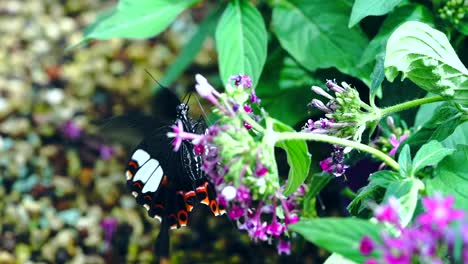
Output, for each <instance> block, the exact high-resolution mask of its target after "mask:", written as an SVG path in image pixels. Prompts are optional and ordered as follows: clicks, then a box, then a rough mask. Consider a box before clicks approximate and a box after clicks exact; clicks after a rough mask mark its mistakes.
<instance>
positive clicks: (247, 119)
mask: <svg viewBox="0 0 468 264" xmlns="http://www.w3.org/2000/svg"><path fill="white" fill-rule="evenodd" d="M241 115H242V119H243V120H244V121H245V122H247V123H249V125H251V126H252V128H253V129H255V130H257V131H258V132H263V131H264V130H265V128H263V127H262V126H261V125H260V124H258V123H257V122H256V121H255V120H253V119H252V117H250V116H249V115H248V114H246V113H242V114H241Z"/></svg>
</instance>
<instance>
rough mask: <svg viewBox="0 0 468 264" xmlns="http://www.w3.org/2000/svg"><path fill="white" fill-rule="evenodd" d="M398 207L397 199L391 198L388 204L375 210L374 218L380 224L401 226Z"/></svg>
mask: <svg viewBox="0 0 468 264" xmlns="http://www.w3.org/2000/svg"><path fill="white" fill-rule="evenodd" d="M398 207H399V204H398V200H397V199H396V198H395V197H390V198H389V199H388V203H387V204H383V205H379V206H377V208H375V210H374V216H375V217H376V218H377V220H378V221H380V222H389V223H391V224H394V225H395V226H400V219H399V216H398Z"/></svg>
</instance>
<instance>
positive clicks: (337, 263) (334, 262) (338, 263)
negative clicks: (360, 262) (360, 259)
mask: <svg viewBox="0 0 468 264" xmlns="http://www.w3.org/2000/svg"><path fill="white" fill-rule="evenodd" d="M323 264H357V263H356V262H354V261H351V260H349V259H347V258H345V257H343V256H341V255H339V254H336V253H333V254H331V255H330V256H329V257H328V258H327V259H326V260H325V262H324V263H323Z"/></svg>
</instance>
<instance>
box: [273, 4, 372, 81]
mask: <svg viewBox="0 0 468 264" xmlns="http://www.w3.org/2000/svg"><path fill="white" fill-rule="evenodd" d="M350 10H351V8H350V6H349V2H348V1H345V0H336V1H322V0H308V1H302V0H285V1H280V2H279V3H278V4H277V5H276V6H275V7H274V8H273V16H272V28H273V32H274V34H275V35H276V37H277V38H278V40H279V42H280V44H281V46H282V47H283V48H284V49H285V50H286V51H287V52H288V53H289V54H290V55H291V56H292V57H293V58H294V59H295V60H296V61H297V62H299V63H300V64H301V65H302V66H304V67H305V68H307V69H308V70H310V71H315V70H316V69H322V68H330V67H336V68H337V69H338V70H340V71H341V72H343V73H346V74H349V75H352V76H355V77H358V78H360V79H361V80H363V81H364V82H365V83H367V84H370V79H369V76H370V73H371V71H372V66H370V65H365V66H362V67H356V65H357V64H358V61H359V59H360V57H361V54H362V51H363V50H364V48H365V47H366V46H367V44H368V40H367V37H366V36H365V35H364V33H363V32H362V31H361V30H360V29H359V28H353V29H349V28H348V27H347V26H346V23H347V20H348V17H347V14H349V12H350Z"/></svg>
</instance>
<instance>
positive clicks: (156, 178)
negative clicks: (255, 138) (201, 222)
mask: <svg viewBox="0 0 468 264" xmlns="http://www.w3.org/2000/svg"><path fill="white" fill-rule="evenodd" d="M188 112H189V107H188V105H187V103H180V104H179V105H178V106H177V107H176V118H177V120H180V121H181V122H182V125H183V128H184V131H187V132H191V133H197V134H202V133H205V131H206V128H207V127H206V124H205V122H204V120H203V119H202V118H200V119H198V120H193V119H192V118H191V117H190V116H189V115H188ZM170 131H171V127H170V126H161V127H158V128H157V129H155V131H154V133H152V134H150V135H149V136H147V137H146V138H144V139H143V141H142V142H141V143H140V144H139V145H138V146H137V147H136V149H135V150H134V151H133V153H132V155H131V158H130V160H129V161H128V163H127V168H126V171H125V175H126V179H127V188H128V189H129V191H130V192H131V193H132V195H133V196H134V197H135V199H136V201H137V203H138V204H140V205H142V206H143V207H144V208H146V210H147V213H148V215H149V216H150V217H152V218H155V219H158V220H160V221H161V231H160V234H159V235H158V238H157V241H156V251H157V253H159V254H160V255H166V256H167V255H168V249H167V248H166V247H168V244H169V242H168V241H169V237H168V229H176V228H180V227H184V226H187V225H188V224H189V221H190V213H191V212H192V210H193V209H194V208H195V207H196V206H197V205H198V204H205V205H208V206H209V208H210V210H211V212H212V213H213V214H214V215H216V216H217V215H222V214H224V213H225V208H223V207H222V206H221V205H219V204H218V202H217V200H216V191H215V189H214V186H213V184H212V183H211V182H210V180H209V178H208V177H207V175H206V174H205V173H204V172H203V171H202V157H201V155H198V154H196V153H195V150H194V145H193V144H192V142H190V141H183V142H182V145H181V147H180V149H179V150H178V151H177V152H174V150H173V148H172V140H173V139H171V138H168V137H167V133H168V132H170ZM158 247H159V248H162V249H159V250H158V249H157V248H158ZM158 251H159V252H158ZM165 251H167V252H165Z"/></svg>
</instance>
